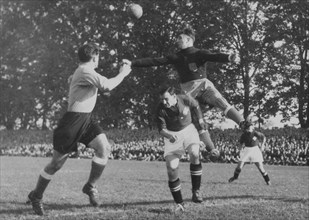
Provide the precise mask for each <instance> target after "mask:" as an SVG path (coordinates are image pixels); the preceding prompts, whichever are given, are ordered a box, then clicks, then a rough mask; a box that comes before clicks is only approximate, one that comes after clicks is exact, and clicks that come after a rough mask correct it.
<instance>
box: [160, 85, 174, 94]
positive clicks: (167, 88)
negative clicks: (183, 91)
mask: <svg viewBox="0 0 309 220" xmlns="http://www.w3.org/2000/svg"><path fill="white" fill-rule="evenodd" d="M166 92H168V93H169V94H171V95H175V94H176V89H175V87H173V86H168V87H163V88H162V89H161V90H160V91H159V94H160V95H164V93H166Z"/></svg>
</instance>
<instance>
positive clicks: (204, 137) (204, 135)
mask: <svg viewBox="0 0 309 220" xmlns="http://www.w3.org/2000/svg"><path fill="white" fill-rule="evenodd" d="M199 136H200V140H201V141H202V142H203V143H204V144H205V146H206V150H207V151H211V150H213V149H215V145H214V143H213V142H212V140H211V138H210V134H209V131H208V130H200V131H199Z"/></svg>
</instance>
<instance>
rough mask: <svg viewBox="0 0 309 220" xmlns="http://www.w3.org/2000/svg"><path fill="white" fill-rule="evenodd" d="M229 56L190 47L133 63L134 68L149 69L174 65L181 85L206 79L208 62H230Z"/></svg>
mask: <svg viewBox="0 0 309 220" xmlns="http://www.w3.org/2000/svg"><path fill="white" fill-rule="evenodd" d="M228 57H229V55H228V54H223V53H217V54H215V53H210V52H209V51H208V50H201V49H197V48H195V47H189V48H186V49H183V50H180V51H179V52H177V53H175V54H172V55H169V56H166V57H162V58H142V59H136V60H133V61H132V66H133V67H147V66H160V65H167V64H173V65H174V67H175V69H176V71H177V72H178V75H179V78H180V83H186V82H189V81H192V80H196V79H203V78H206V77H207V75H206V62H207V61H210V62H222V63H223V62H228V61H229V59H228Z"/></svg>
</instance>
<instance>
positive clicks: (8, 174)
mask: <svg viewBox="0 0 309 220" xmlns="http://www.w3.org/2000/svg"><path fill="white" fill-rule="evenodd" d="M0 160H1V176H0V178H1V179H0V181H1V182H0V183H1V188H0V195H1V200H0V208H1V210H0V219H156V220H160V219H166V220H170V219H187V220H189V219H246V220H247V219H293V220H294V219H309V185H308V184H309V182H308V181H309V167H308V166H306V167H291V166H265V168H266V170H267V171H268V173H269V175H270V178H271V180H272V185H271V186H267V185H266V184H265V183H264V180H263V178H262V177H261V175H260V173H259V172H258V170H257V169H256V167H255V166H254V165H247V166H245V167H244V170H243V172H242V173H241V175H240V178H239V179H238V180H237V181H235V182H233V183H230V184H229V183H227V180H228V178H229V177H231V176H232V174H233V171H234V168H235V166H236V165H235V164H213V163H206V164H203V180H202V187H201V190H202V193H203V197H204V202H203V203H202V204H195V203H192V202H191V180H190V174H189V163H181V164H180V179H181V182H182V193H183V198H184V200H185V208H186V211H185V212H184V213H183V214H181V215H177V216H176V215H175V214H174V213H173V209H174V203H173V200H172V196H171V194H170V192H169V188H168V185H167V174H166V168H165V163H164V162H141V161H116V160H112V161H109V164H108V166H107V167H106V169H105V171H104V174H103V177H102V178H101V180H100V181H99V182H98V190H99V192H100V200H101V202H102V205H101V206H100V207H98V208H94V207H91V206H89V205H88V198H87V197H86V196H85V195H84V194H82V192H81V188H82V186H83V184H84V183H85V181H86V180H87V178H88V174H89V168H90V162H91V160H89V159H69V160H68V161H67V163H66V164H65V165H64V167H63V169H62V170H60V171H59V172H58V173H57V174H56V175H55V177H54V179H53V180H52V182H51V183H50V185H49V187H48V188H47V190H46V193H45V196H44V204H45V210H46V216H44V217H39V216H36V215H34V214H33V211H32V209H31V206H30V205H27V204H25V201H26V197H27V194H28V193H29V191H30V190H31V189H33V187H34V186H35V183H36V180H37V177H38V173H39V172H40V170H41V169H42V168H43V166H45V164H46V163H47V162H48V161H49V160H50V159H49V158H30V157H4V156H3V157H0Z"/></svg>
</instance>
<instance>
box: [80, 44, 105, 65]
mask: <svg viewBox="0 0 309 220" xmlns="http://www.w3.org/2000/svg"><path fill="white" fill-rule="evenodd" d="M99 50H100V48H99V46H97V45H96V44H95V43H87V44H84V45H83V46H81V47H80V48H79V49H78V58H79V61H80V62H83V63H85V62H89V61H90V60H91V58H92V57H93V56H95V55H98V54H99Z"/></svg>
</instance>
